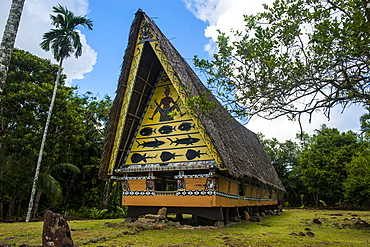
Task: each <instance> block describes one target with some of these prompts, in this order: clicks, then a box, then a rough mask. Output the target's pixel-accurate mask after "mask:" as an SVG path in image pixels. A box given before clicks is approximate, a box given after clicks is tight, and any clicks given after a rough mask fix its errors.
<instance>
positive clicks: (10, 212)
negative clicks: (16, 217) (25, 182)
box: [4, 192, 18, 222]
mask: <svg viewBox="0 0 370 247" xmlns="http://www.w3.org/2000/svg"><path fill="white" fill-rule="evenodd" d="M17 195H18V193H17V192H14V193H13V196H12V198H11V199H10V201H9V208H8V212H7V213H6V216H5V220H4V221H5V222H10V219H11V218H12V215H13V211H14V205H15V200H16V199H17Z"/></svg>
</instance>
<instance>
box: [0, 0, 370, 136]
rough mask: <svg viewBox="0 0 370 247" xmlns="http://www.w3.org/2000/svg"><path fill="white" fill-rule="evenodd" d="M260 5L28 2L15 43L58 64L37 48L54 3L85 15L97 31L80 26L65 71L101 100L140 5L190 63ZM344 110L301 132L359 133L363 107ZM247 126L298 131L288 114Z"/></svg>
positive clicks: (7, 1) (6, 5) (251, 0)
mask: <svg viewBox="0 0 370 247" xmlns="http://www.w3.org/2000/svg"><path fill="white" fill-rule="evenodd" d="M262 3H266V4H271V3H272V0H263V1H256V0H140V1H136V0H47V1H45V0H26V1H25V6H24V9H23V13H22V19H21V22H20V26H19V30H18V35H17V39H16V44H15V46H16V47H18V48H20V49H23V50H27V51H29V52H31V53H33V54H35V55H37V56H40V57H42V58H48V59H50V60H52V61H53V62H55V60H54V59H53V57H52V53H51V52H45V51H43V50H42V49H41V48H40V47H39V44H40V42H41V41H42V35H43V34H44V33H45V32H47V31H49V30H50V29H51V28H52V26H51V23H50V14H52V7H53V6H56V5H58V4H62V5H64V6H66V7H67V8H68V9H69V10H71V11H73V12H74V14H75V15H86V16H87V17H88V18H90V19H92V20H93V23H94V27H93V28H94V30H92V31H88V30H86V29H84V28H81V29H79V30H80V31H81V42H82V44H83V54H82V56H81V57H80V58H79V59H75V58H74V57H70V58H68V59H66V60H65V63H64V73H65V74H67V80H68V83H69V84H70V85H71V86H77V87H78V93H79V94H83V93H85V92H87V91H90V92H92V93H93V95H95V96H96V97H98V98H99V99H102V98H103V97H104V96H105V95H109V96H110V97H111V98H112V99H114V97H115V90H116V87H117V81H118V76H119V74H120V68H121V64H122V58H123V55H124V51H125V49H126V46H127V40H128V35H129V29H130V26H131V23H132V21H133V19H134V16H135V15H134V14H135V13H136V12H137V10H138V9H142V10H144V11H145V12H146V13H147V15H148V16H149V17H151V18H152V19H153V20H154V22H155V23H156V24H157V26H158V27H159V28H160V29H161V31H162V32H163V33H164V34H165V35H166V37H167V38H168V39H169V40H170V41H171V43H172V44H173V45H174V46H175V48H176V49H177V50H178V51H179V53H180V54H181V55H182V56H183V57H184V58H185V60H186V61H187V62H188V63H189V64H190V65H192V58H193V57H194V55H198V56H199V57H200V58H203V59H211V58H212V53H213V52H214V51H215V45H214V44H215V43H214V41H215V40H216V39H217V30H218V29H219V30H221V31H223V32H226V33H229V32H230V30H231V29H234V30H237V29H239V30H242V29H243V26H244V22H243V15H245V14H253V13H256V12H259V11H262V10H263V8H262ZM10 5H11V0H0V33H1V34H2V33H3V31H4V27H5V24H6V20H7V17H8V14H9V9H10ZM55 63H56V62H55ZM196 72H197V71H196ZM197 73H198V75H199V76H200V78H201V79H202V80H204V77H203V76H202V75H201V74H199V72H197ZM341 110H342V109H340V108H334V109H333V110H332V114H331V118H330V121H328V119H327V118H326V117H325V116H324V115H323V114H322V113H317V114H315V115H314V116H313V119H312V121H311V123H309V121H308V119H305V120H303V130H304V131H305V132H307V133H309V134H312V133H313V131H314V130H315V129H319V128H320V126H321V125H322V124H326V125H327V126H328V127H331V128H338V129H339V130H340V131H343V132H344V131H348V130H353V131H359V129H360V124H359V117H360V116H361V115H363V114H364V113H365V110H364V109H363V108H361V107H356V106H352V107H350V108H349V109H346V110H345V111H344V113H341ZM246 127H247V128H248V129H250V130H251V131H253V132H255V133H262V134H263V135H264V136H265V137H266V138H273V137H274V138H277V139H278V140H280V141H285V140H289V139H291V140H293V139H295V136H296V133H298V132H299V131H300V128H299V124H298V122H292V121H289V120H288V119H287V118H285V117H281V118H278V119H275V120H264V119H261V118H252V119H251V120H250V121H249V122H248V124H247V125H246Z"/></svg>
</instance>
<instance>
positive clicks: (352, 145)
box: [260, 125, 370, 208]
mask: <svg viewBox="0 0 370 247" xmlns="http://www.w3.org/2000/svg"><path fill="white" fill-rule="evenodd" d="M299 136H301V135H299ZM260 137H261V142H262V144H263V146H264V147H265V150H266V152H267V154H268V155H269V158H270V160H271V162H272V164H273V165H274V166H275V169H276V171H277V173H278V174H279V177H280V178H281V180H282V182H283V184H284V186H285V188H286V190H287V193H286V196H285V200H286V201H287V205H290V206H301V207H305V206H316V207H317V206H338V207H344V206H347V207H350V208H352V207H356V208H370V201H369V198H370V197H369V195H370V194H369V193H370V183H369V181H370V180H369V178H370V177H369V176H370V170H369V169H370V163H369V160H370V159H369V142H368V141H367V140H365V139H363V138H361V136H360V135H359V134H356V133H354V132H352V131H348V132H343V133H340V132H339V131H338V130H337V129H336V128H328V127H327V126H325V125H323V126H321V128H320V129H318V130H316V132H315V134H314V135H312V136H308V135H307V134H304V137H305V138H303V139H302V141H301V142H300V143H295V142H292V141H290V140H289V141H285V142H279V141H278V140H276V139H274V138H273V139H271V140H269V139H267V140H266V139H263V136H260Z"/></svg>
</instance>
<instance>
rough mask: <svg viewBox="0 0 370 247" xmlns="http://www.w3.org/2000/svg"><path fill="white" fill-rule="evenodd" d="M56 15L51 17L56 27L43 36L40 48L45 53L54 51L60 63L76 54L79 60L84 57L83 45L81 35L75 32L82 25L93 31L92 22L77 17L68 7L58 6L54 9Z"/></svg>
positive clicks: (83, 17) (85, 18) (84, 17)
mask: <svg viewBox="0 0 370 247" xmlns="http://www.w3.org/2000/svg"><path fill="white" fill-rule="evenodd" d="M53 12H54V13H55V15H50V19H51V22H52V24H53V25H54V26H55V27H56V28H55V29H52V30H51V31H49V32H47V33H45V34H44V36H43V41H42V42H41V43H40V46H41V48H42V49H44V50H45V51H49V50H50V49H51V50H52V51H53V55H54V58H55V59H56V60H57V61H60V60H62V59H64V58H67V57H69V56H71V54H72V53H74V55H75V57H76V58H78V57H80V56H81V55H82V44H81V41H80V36H79V33H78V32H77V31H76V30H75V29H76V27H77V26H79V25H81V26H83V27H85V28H87V29H88V30H92V27H93V23H92V20H90V19H89V18H87V17H86V16H75V15H74V13H73V12H72V11H70V10H68V9H67V7H65V6H62V5H61V4H58V5H57V6H54V7H53Z"/></svg>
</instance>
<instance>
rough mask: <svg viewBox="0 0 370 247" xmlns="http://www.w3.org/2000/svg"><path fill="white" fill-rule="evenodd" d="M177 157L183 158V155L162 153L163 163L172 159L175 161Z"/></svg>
mask: <svg viewBox="0 0 370 247" xmlns="http://www.w3.org/2000/svg"><path fill="white" fill-rule="evenodd" d="M177 156H182V155H176V154H175V153H170V152H162V153H161V160H162V162H165V161H169V160H171V159H175V158H176V157H177Z"/></svg>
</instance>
